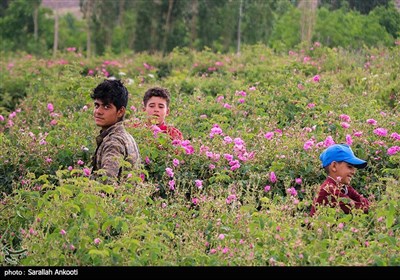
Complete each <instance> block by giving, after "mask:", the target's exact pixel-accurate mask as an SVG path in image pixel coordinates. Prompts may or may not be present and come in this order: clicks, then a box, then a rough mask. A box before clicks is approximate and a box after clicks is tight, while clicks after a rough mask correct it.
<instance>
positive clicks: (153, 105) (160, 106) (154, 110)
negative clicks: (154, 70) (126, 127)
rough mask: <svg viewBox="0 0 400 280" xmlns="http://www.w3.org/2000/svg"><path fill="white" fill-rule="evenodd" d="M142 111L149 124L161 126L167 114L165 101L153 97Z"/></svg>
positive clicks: (167, 109)
mask: <svg viewBox="0 0 400 280" xmlns="http://www.w3.org/2000/svg"><path fill="white" fill-rule="evenodd" d="M143 111H144V112H146V113H147V116H148V120H149V122H150V123H152V122H155V123H156V124H161V123H163V122H164V121H165V117H166V116H168V114H169V108H168V107H167V100H165V99H164V98H161V97H159V96H153V97H151V98H150V99H149V101H147V104H146V106H145V107H144V108H143Z"/></svg>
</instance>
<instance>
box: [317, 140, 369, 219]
mask: <svg viewBox="0 0 400 280" xmlns="http://www.w3.org/2000/svg"><path fill="white" fill-rule="evenodd" d="M319 158H320V160H321V162H322V167H323V168H324V169H325V171H326V173H327V174H328V177H327V178H326V180H325V181H324V182H323V183H322V185H321V186H320V189H319V192H318V196H317V197H316V198H315V199H314V201H313V204H312V207H311V212H310V215H311V216H313V215H314V213H315V211H316V207H317V206H318V205H329V206H330V207H336V206H337V205H339V207H340V208H341V209H342V210H343V212H344V213H346V214H348V213H350V211H351V210H352V209H354V208H355V209H362V210H363V211H364V213H368V208H369V201H368V199H366V198H365V197H363V196H362V195H361V194H359V193H358V192H357V191H356V190H355V189H354V188H352V187H351V186H350V181H351V179H352V177H353V176H354V175H355V173H356V169H360V168H365V167H366V166H367V162H366V161H365V160H362V159H359V158H358V157H356V156H355V155H354V153H353V151H352V150H351V148H350V146H348V145H346V144H335V145H332V146H330V147H328V148H327V149H326V150H324V151H323V152H322V153H321V155H320V157H319Z"/></svg>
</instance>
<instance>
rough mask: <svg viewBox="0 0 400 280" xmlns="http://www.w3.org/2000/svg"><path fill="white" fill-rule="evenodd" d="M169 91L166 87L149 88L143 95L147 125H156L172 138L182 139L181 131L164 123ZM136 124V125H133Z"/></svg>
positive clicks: (167, 112)
mask: <svg viewBox="0 0 400 280" xmlns="http://www.w3.org/2000/svg"><path fill="white" fill-rule="evenodd" d="M170 100H171V99H170V93H169V91H168V90H167V89H166V88H161V87H153V88H149V89H148V90H147V91H146V92H145V94H144V96H143V111H144V112H146V113H147V116H148V119H147V122H146V124H145V126H147V127H151V126H152V125H156V126H157V127H158V128H159V129H160V130H161V132H162V133H167V134H168V135H169V137H170V138H171V139H172V140H181V141H182V140H183V136H182V132H180V131H179V129H177V128H176V127H173V126H172V125H167V124H166V123H165V118H166V117H167V116H168V115H169V112H170V111H169V103H170ZM135 126H137V125H135Z"/></svg>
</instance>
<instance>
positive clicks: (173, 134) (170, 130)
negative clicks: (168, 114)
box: [131, 122, 183, 141]
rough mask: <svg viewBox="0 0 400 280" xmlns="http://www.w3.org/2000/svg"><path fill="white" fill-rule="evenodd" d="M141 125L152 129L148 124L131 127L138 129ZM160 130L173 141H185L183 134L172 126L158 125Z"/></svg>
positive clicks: (136, 124)
mask: <svg viewBox="0 0 400 280" xmlns="http://www.w3.org/2000/svg"><path fill="white" fill-rule="evenodd" d="M140 125H144V126H145V127H150V126H148V125H147V124H141V123H134V124H132V125H131V127H138V126H140ZM157 126H158V128H160V130H161V131H162V133H167V134H168V135H169V137H170V138H171V139H172V140H181V141H182V140H183V135H182V132H180V131H179V129H177V128H176V127H173V126H171V125H167V124H165V122H164V123H162V124H159V125H157Z"/></svg>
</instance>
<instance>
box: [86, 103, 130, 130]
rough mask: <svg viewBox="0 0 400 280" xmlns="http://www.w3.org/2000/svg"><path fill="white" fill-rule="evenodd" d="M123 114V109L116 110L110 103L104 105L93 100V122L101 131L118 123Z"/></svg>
mask: <svg viewBox="0 0 400 280" xmlns="http://www.w3.org/2000/svg"><path fill="white" fill-rule="evenodd" d="M124 113H125V107H121V109H119V110H117V107H115V105H114V104H111V103H110V104H107V105H105V104H104V103H103V101H101V100H100V99H95V100H94V109H93V116H94V121H95V122H96V125H97V126H100V127H101V128H102V130H104V129H107V128H109V127H110V126H112V125H113V124H115V123H116V122H118V120H119V119H120V118H122V116H123V115H124Z"/></svg>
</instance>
